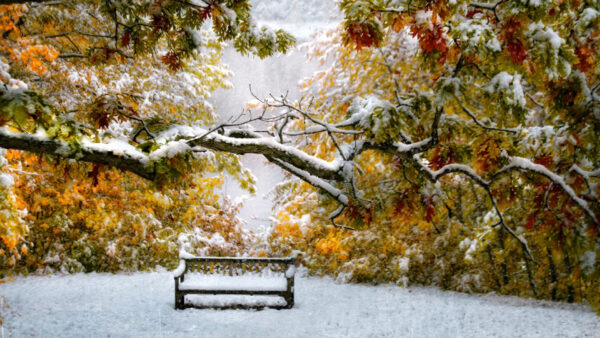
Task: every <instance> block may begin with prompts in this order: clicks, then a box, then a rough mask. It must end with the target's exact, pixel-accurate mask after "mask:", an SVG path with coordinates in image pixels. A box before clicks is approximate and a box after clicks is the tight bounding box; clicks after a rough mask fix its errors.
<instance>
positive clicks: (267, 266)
mask: <svg viewBox="0 0 600 338" xmlns="http://www.w3.org/2000/svg"><path fill="white" fill-rule="evenodd" d="M182 260H184V261H185V269H184V271H183V274H185V273H187V272H193V271H196V272H200V273H203V274H223V275H229V276H239V275H243V274H247V273H251V274H259V275H266V276H272V275H278V274H282V275H284V276H286V277H288V276H289V275H290V274H292V275H293V271H292V272H291V270H295V265H296V258H295V257H284V258H264V257H241V258H240V257H194V258H188V257H185V258H182Z"/></svg>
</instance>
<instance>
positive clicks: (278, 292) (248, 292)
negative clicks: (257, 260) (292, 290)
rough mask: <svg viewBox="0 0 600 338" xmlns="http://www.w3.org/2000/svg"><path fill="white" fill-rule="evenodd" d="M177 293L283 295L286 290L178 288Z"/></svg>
mask: <svg viewBox="0 0 600 338" xmlns="http://www.w3.org/2000/svg"><path fill="white" fill-rule="evenodd" d="M179 293H181V294H186V295H188V294H189V295H191V294H197V295H271V296H281V297H283V296H285V295H286V293H287V291H274V290H260V291H249V290H216V289H215V290H198V289H194V290H181V289H180V290H179Z"/></svg>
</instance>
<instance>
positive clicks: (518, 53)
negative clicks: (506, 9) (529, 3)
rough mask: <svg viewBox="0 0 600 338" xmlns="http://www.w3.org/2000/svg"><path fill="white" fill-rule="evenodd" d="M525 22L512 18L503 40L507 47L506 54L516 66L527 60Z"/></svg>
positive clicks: (508, 22) (507, 24) (509, 20)
mask: <svg viewBox="0 0 600 338" xmlns="http://www.w3.org/2000/svg"><path fill="white" fill-rule="evenodd" d="M522 26H523V22H522V21H520V20H518V19H517V18H515V17H514V16H513V17H510V18H509V19H508V21H507V22H506V25H505V27H504V34H503V35H502V38H503V40H504V44H505V45H506V52H507V53H508V56H509V57H510V59H511V60H512V62H513V63H514V64H520V63H522V62H523V61H524V60H525V59H526V58H527V48H526V47H525V44H524V43H523V40H522V36H523V32H522Z"/></svg>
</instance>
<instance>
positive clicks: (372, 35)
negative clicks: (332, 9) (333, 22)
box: [344, 22, 380, 50]
mask: <svg viewBox="0 0 600 338" xmlns="http://www.w3.org/2000/svg"><path fill="white" fill-rule="evenodd" d="M350 42H353V43H355V44H356V49H358V50H361V49H362V48H363V47H371V46H378V45H379V42H380V37H379V32H378V30H377V28H376V26H375V25H374V24H369V23H368V22H367V23H358V22H357V23H351V24H348V25H346V36H345V38H344V43H345V44H348V43H350Z"/></svg>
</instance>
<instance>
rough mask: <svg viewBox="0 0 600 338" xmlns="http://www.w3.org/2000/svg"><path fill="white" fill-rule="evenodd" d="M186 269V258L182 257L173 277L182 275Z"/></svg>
mask: <svg viewBox="0 0 600 338" xmlns="http://www.w3.org/2000/svg"><path fill="white" fill-rule="evenodd" d="M185 270H186V269H185V259H180V260H179V265H178V266H177V269H175V270H173V277H175V278H179V277H181V276H182V275H183V274H184V273H185Z"/></svg>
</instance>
